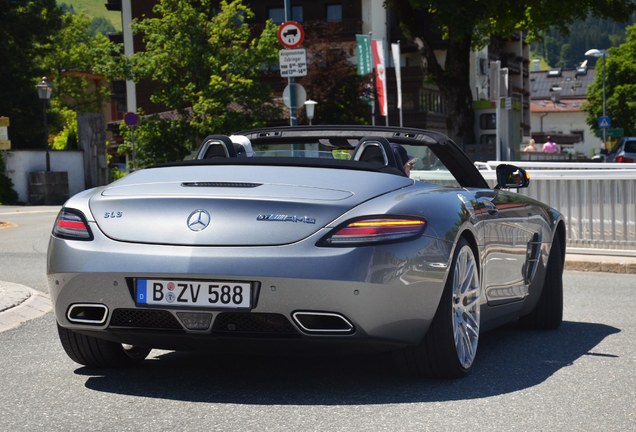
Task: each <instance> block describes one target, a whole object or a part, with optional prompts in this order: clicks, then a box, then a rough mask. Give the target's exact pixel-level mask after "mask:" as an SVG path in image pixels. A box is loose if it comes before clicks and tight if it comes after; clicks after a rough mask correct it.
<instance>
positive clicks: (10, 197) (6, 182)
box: [0, 153, 18, 204]
mask: <svg viewBox="0 0 636 432" xmlns="http://www.w3.org/2000/svg"><path fill="white" fill-rule="evenodd" d="M5 169H6V168H5V163H4V156H3V154H2V153H0V204H17V203H18V194H17V192H16V191H15V190H13V182H12V181H11V179H10V178H9V177H7V176H6V175H5Z"/></svg>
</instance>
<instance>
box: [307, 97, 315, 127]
mask: <svg viewBox="0 0 636 432" xmlns="http://www.w3.org/2000/svg"><path fill="white" fill-rule="evenodd" d="M316 105H318V102H316V101H313V100H311V99H308V100H306V101H305V111H306V114H307V118H308V119H309V124H311V121H312V120H313V118H314V110H315V108H316Z"/></svg>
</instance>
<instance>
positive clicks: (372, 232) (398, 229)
mask: <svg viewBox="0 0 636 432" xmlns="http://www.w3.org/2000/svg"><path fill="white" fill-rule="evenodd" d="M424 228H426V221H425V220H424V219H421V218H412V217H399V216H396V217H390V216H384V217H377V216H374V217H367V218H362V219H355V220H352V221H349V222H347V223H345V224H344V225H341V226H340V227H338V228H336V229H335V230H334V231H333V232H332V233H330V234H329V235H328V236H326V237H325V238H323V239H322V240H321V241H320V242H319V243H318V245H319V246H359V245H369V244H378V243H390V242H396V241H405V240H410V239H412V238H415V237H418V236H420V235H421V234H422V233H423V232H424Z"/></svg>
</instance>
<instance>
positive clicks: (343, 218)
mask: <svg viewBox="0 0 636 432" xmlns="http://www.w3.org/2000/svg"><path fill="white" fill-rule="evenodd" d="M489 181H490V183H489V182H488V181H486V180H485V179H484V177H483V176H482V174H481V172H480V171H479V170H478V169H477V168H476V167H475V165H474V164H473V163H472V162H471V160H470V159H469V158H468V157H467V156H466V154H465V153H464V152H463V151H462V149H461V148H460V147H459V146H458V145H456V144H455V143H454V142H453V141H451V140H450V139H449V138H448V137H446V136H445V135H443V134H440V133H437V132H433V131H425V130H419V129H408V128H391V127H363V126H331V127H327V126H307V127H280V128H270V129H259V130H249V131H242V132H238V133H236V134H235V135H232V136H223V135H211V136H208V137H206V138H205V139H204V140H203V142H202V143H201V146H200V148H199V150H198V153H197V154H196V157H194V158H193V159H192V160H187V161H182V162H176V163H171V164H166V165H162V166H156V167H152V168H146V169H142V170H139V171H135V172H132V173H130V174H128V175H127V176H126V177H124V178H122V179H120V180H118V181H115V182H113V183H112V184H109V185H107V186H102V187H97V188H94V189H90V190H86V191H84V192H81V193H79V194H77V195H75V196H73V197H72V198H70V199H69V200H68V201H67V202H66V203H65V204H64V206H63V208H62V209H61V211H60V212H59V215H58V216H57V219H56V221H55V224H54V227H53V231H52V235H51V239H50V244H49V249H48V263H47V273H48V282H49V287H50V293H51V299H52V302H53V305H54V310H55V316H56V319H57V325H58V331H59V337H60V340H61V343H62V345H63V347H64V350H65V351H66V353H67V354H68V355H69V357H70V358H71V359H73V360H74V361H76V362H78V363H80V364H83V365H88V366H93V367H113V366H126V365H132V364H137V363H140V362H142V361H143V360H144V359H145V358H146V356H147V355H148V353H149V352H150V350H151V349H153V348H156V349H166V350H194V349H206V350H209V349H211V350H218V352H232V351H234V350H236V351H237V352H239V351H241V350H242V349H243V348H247V349H249V350H251V351H253V350H255V349H273V350H274V351H275V352H277V353H280V352H283V351H284V350H285V349H290V352H297V351H298V350H301V349H307V350H311V349H312V348H313V349H317V350H319V351H321V352H325V353H327V352H344V351H350V350H352V349H353V350H365V349H370V350H374V351H378V350H384V351H392V352H393V353H394V357H395V359H396V364H397V365H399V366H400V367H401V368H403V369H404V370H405V371H407V372H409V373H410V374H411V375H414V376H436V377H459V376H462V375H464V374H466V373H468V372H469V371H470V370H471V368H472V367H473V365H474V363H475V359H476V354H477V345H478V342H479V337H480V334H482V333H483V332H484V331H485V330H487V329H489V328H492V327H494V326H496V325H499V324H502V323H505V322H511V321H514V322H517V323H518V324H519V325H522V326H525V327H529V328H539V329H555V328H557V327H558V326H559V325H560V324H561V320H562V309H563V293H562V292H563V289H562V273H563V263H564V256H565V226H564V221H563V218H562V216H561V214H560V213H559V212H558V211H557V210H555V209H553V208H550V207H549V206H547V205H545V204H542V203H540V202H537V201H535V200H533V199H530V198H528V197H526V196H524V195H523V194H521V193H518V189H519V188H523V187H527V186H528V184H529V177H528V175H527V173H526V172H525V171H524V170H523V169H521V168H518V167H516V166H514V165H510V164H503V163H502V164H500V165H499V166H498V168H497V170H496V180H495V179H494V178H493V179H490V180H489ZM281 355H282V354H281Z"/></svg>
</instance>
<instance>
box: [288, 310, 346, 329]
mask: <svg viewBox="0 0 636 432" xmlns="http://www.w3.org/2000/svg"><path fill="white" fill-rule="evenodd" d="M292 317H293V318H294V321H295V322H296V324H297V325H298V327H300V329H301V330H302V331H303V332H305V333H310V334H316V333H322V334H334V333H337V334H350V333H353V332H354V330H355V327H354V326H353V324H352V323H351V321H349V320H348V319H347V318H345V317H344V316H342V315H340V314H337V313H333V312H306V311H305V312H294V313H293V314H292Z"/></svg>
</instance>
